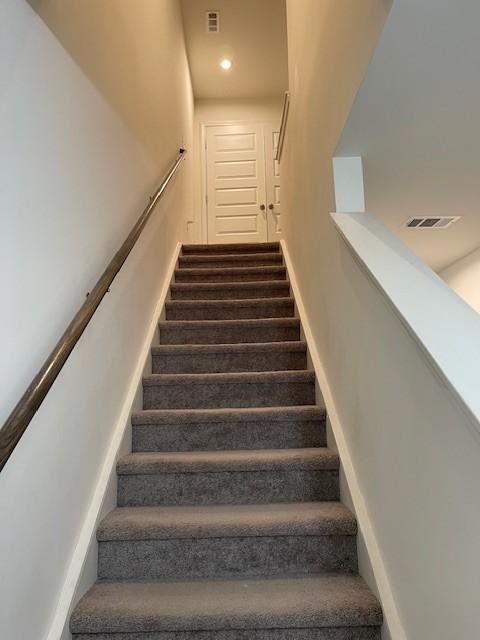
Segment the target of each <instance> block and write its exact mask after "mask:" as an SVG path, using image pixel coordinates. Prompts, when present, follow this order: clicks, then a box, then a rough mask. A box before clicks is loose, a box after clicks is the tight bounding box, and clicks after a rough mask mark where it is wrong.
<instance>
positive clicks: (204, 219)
mask: <svg viewBox="0 0 480 640" xmlns="http://www.w3.org/2000/svg"><path fill="white" fill-rule="evenodd" d="M248 124H252V125H264V124H269V125H272V126H275V124H276V123H275V122H274V121H273V120H212V121H207V122H200V158H201V177H200V179H201V183H202V184H201V200H202V207H201V213H200V238H201V242H202V244H208V212H207V129H208V128H209V127H228V126H233V125H248ZM264 152H265V150H264Z"/></svg>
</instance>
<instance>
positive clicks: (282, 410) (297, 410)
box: [132, 405, 325, 425]
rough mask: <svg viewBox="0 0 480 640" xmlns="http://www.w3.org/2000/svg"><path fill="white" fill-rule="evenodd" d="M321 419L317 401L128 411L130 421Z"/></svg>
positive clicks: (141, 422) (169, 422)
mask: <svg viewBox="0 0 480 640" xmlns="http://www.w3.org/2000/svg"><path fill="white" fill-rule="evenodd" d="M274 420H275V421H287V420H303V421H312V420H325V409H323V408H321V407H319V406H317V405H300V406H287V407H255V408H240V409H153V410H145V411H139V412H137V413H134V414H133V415H132V424H133V425H136V424H162V423H164V424H172V423H185V422H193V423H197V422H252V421H255V422H262V421H274Z"/></svg>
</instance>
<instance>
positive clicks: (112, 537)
mask: <svg viewBox="0 0 480 640" xmlns="http://www.w3.org/2000/svg"><path fill="white" fill-rule="evenodd" d="M165 317H166V320H164V321H162V322H160V323H159V335H160V344H159V345H156V346H154V347H153V348H152V374H151V375H149V376H146V377H145V378H144V381H143V388H144V409H143V410H142V411H140V412H138V413H135V414H134V415H133V416H132V453H131V454H129V455H126V456H124V457H122V458H121V459H120V460H118V463H117V474H118V507H117V509H115V510H114V511H113V512H112V513H110V514H109V515H108V516H107V517H106V518H105V519H104V520H103V522H101V523H100V525H99V527H98V531H97V538H98V544H99V553H98V582H97V583H96V584H95V585H94V586H93V587H92V588H91V589H90V590H89V591H88V592H87V593H86V594H85V596H84V597H83V598H82V599H81V600H80V602H79V603H78V605H77V606H76V608H75V610H74V612H73V614H72V617H71V621H70V625H71V630H72V634H73V637H74V639H75V640H380V635H381V634H380V629H381V624H382V611H381V607H380V605H379V603H378V601H377V600H376V598H375V597H374V596H373V594H372V593H371V592H370V591H369V589H368V587H367V586H366V584H365V583H364V582H363V580H362V579H361V578H360V577H359V576H358V567H357V549H356V533H357V525H356V521H355V518H354V516H353V515H352V514H351V513H350V512H349V511H348V509H346V508H345V507H344V506H343V505H342V504H341V503H340V502H339V465H340V461H339V459H338V455H337V454H336V452H334V451H332V450H330V449H328V448H327V447H326V433H325V410H324V409H323V407H322V406H317V404H316V397H315V376H314V373H313V372H311V371H308V370H307V346H306V344H305V342H304V341H302V340H301V337H300V323H299V321H298V319H297V318H296V317H295V304H294V300H293V298H292V296H291V291H290V286H289V282H288V274H287V272H286V269H285V266H284V264H283V257H282V255H281V252H280V248H279V245H278V243H263V244H254V245H253V244H252V245H249V244H237V245H185V246H184V247H183V249H182V254H181V256H180V257H179V261H178V265H177V268H176V270H175V283H174V284H173V285H172V286H171V292H170V299H169V300H168V301H167V303H166V316H165Z"/></svg>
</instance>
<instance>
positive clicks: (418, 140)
mask: <svg viewBox="0 0 480 640" xmlns="http://www.w3.org/2000/svg"><path fill="white" fill-rule="evenodd" d="M479 25H480V2H479V0H455V2H452V0H421V2H419V0H395V2H394V3H393V8H392V10H391V12H390V16H389V18H388V21H387V24H386V27H385V30H384V32H383V33H382V36H381V38H380V42H379V45H378V47H377V50H376V51H375V54H374V56H373V59H372V62H371V64H370V67H369V69H368V71H367V74H366V77H365V80H364V82H363V85H362V87H361V89H360V91H359V93H358V96H357V99H356V101H355V103H354V106H353V109H352V111H351V114H350V117H349V120H348V122H347V125H346V127H345V130H344V132H343V135H342V138H341V140H340V143H339V146H338V148H337V152H336V155H340V156H349V155H353V156H355V155H360V156H362V157H363V162H364V177H365V196H366V206H367V210H368V211H369V212H370V213H373V214H375V215H376V216H378V217H379V218H381V219H382V220H383V221H384V222H385V224H386V225H387V226H388V227H389V228H390V229H391V230H392V231H393V232H395V233H396V234H397V235H398V236H400V238H401V239H402V240H403V241H404V242H405V243H406V244H407V245H409V246H410V248H411V249H412V250H413V251H414V252H415V253H417V255H419V256H420V257H421V258H422V259H423V260H424V261H425V262H426V263H427V264H429V265H430V266H431V267H432V268H433V269H435V270H441V269H442V268H444V267H446V266H447V265H449V264H451V263H452V262H454V261H456V260H457V259H459V258H460V257H462V256H464V255H465V254H467V253H469V252H470V251H472V250H473V249H475V248H476V247H478V246H479V245H480V81H479V72H480V38H479V35H478V28H479ZM427 215H428V216H430V215H431V216H438V215H444V216H448V215H461V216H463V218H462V220H460V221H459V222H457V223H455V224H454V225H453V226H451V227H450V228H448V229H444V230H427V229H419V230H414V229H406V228H404V227H403V223H404V222H405V221H406V220H407V218H409V217H411V216H427Z"/></svg>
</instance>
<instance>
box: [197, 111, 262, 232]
mask: <svg viewBox="0 0 480 640" xmlns="http://www.w3.org/2000/svg"><path fill="white" fill-rule="evenodd" d="M206 157H207V225H208V242H209V243H226V242H264V241H266V240H267V227H268V224H267V211H266V189H265V151H264V133H263V126H262V125H258V124H241V125H225V126H218V127H207V135H206Z"/></svg>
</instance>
